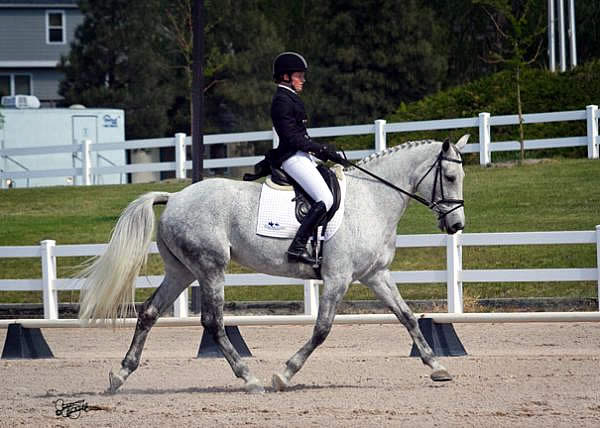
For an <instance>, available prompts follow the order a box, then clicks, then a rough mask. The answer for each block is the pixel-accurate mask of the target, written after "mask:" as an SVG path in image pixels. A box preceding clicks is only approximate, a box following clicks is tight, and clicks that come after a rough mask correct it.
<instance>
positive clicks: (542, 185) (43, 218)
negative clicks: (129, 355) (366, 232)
mask: <svg viewBox="0 0 600 428" xmlns="http://www.w3.org/2000/svg"><path fill="white" fill-rule="evenodd" d="M465 171H466V178H465V201H466V202H465V209H466V218H467V227H466V230H465V232H466V233H468V232H517V231H561V230H565V231H567V230H594V228H595V226H596V225H598V224H600V161H597V160H595V161H594V160H587V159H547V160H542V161H539V162H536V163H531V164H525V165H522V166H515V165H505V166H495V167H492V168H483V167H480V166H479V165H467V166H466V167H465ZM187 185H189V182H173V181H171V182H163V183H148V184H129V185H113V186H90V187H50V188H32V189H10V190H2V191H0V246H7V245H38V244H39V242H40V241H42V240H44V239H54V240H56V242H57V244H58V245H60V244H80V243H104V242H107V240H108V239H109V237H110V231H111V229H112V227H113V226H114V224H115V222H116V220H117V218H118V216H119V215H120V213H121V211H122V210H123V209H124V208H125V206H126V205H127V204H128V203H129V202H130V201H132V200H133V199H135V198H136V197H137V196H138V195H140V194H142V193H145V192H148V191H168V192H175V191H178V190H179V189H181V188H183V187H185V186H187ZM156 213H157V215H158V214H160V208H156ZM398 233H400V234H420V233H440V232H439V230H438V229H437V227H436V221H435V217H434V215H433V214H432V213H431V212H429V211H428V210H427V209H426V208H425V207H422V206H420V205H417V204H411V206H410V207H409V209H408V210H407V212H406V214H405V216H404V217H403V219H402V220H401V222H400V224H399V226H398ZM82 261H83V260H82V259H78V258H60V259H59V264H58V275H59V277H68V276H71V275H72V274H73V272H74V270H75V266H77V265H78V264H79V263H81V262H82ZM445 263H446V261H445V249H444V248H422V249H399V250H398V251H397V253H396V258H395V260H394V262H393V264H392V270H427V269H445V267H446V265H445ZM463 266H464V268H465V269H485V268H492V269H494V268H498V269H507V268H550V267H553V268H560V267H565V268H567V267H595V266H596V248H595V246H594V245H544V246H527V247H524V246H510V247H504V246H502V247H467V248H465V249H464V251H463ZM229 270H230V272H246V270H244V269H243V268H242V267H240V266H238V265H236V264H234V263H232V265H231V266H230V269H229ZM40 271H41V267H40V261H39V259H17V258H13V259H0V278H2V279H17V278H39V277H40ZM144 273H145V274H152V275H156V274H161V273H162V264H161V261H160V258H159V257H158V256H152V257H151V258H150V263H149V265H148V267H147V269H146V270H145V272H144ZM399 287H400V290H401V292H402V294H403V295H404V297H405V298H408V299H430V298H444V297H445V295H446V288H445V284H432V285H423V284H415V285H411V284H408V285H404V284H403V285H401V286H399ZM149 292H151V290H140V291H139V292H138V294H139V295H138V298H139V299H140V300H143V299H144V298H145V297H146V296H147V295H148V293H149ZM60 294H61V296H60V298H61V300H62V301H77V293H74V292H73V293H72V292H68V293H67V292H61V293H60ZM464 295H465V299H476V298H487V297H533V296H536V297H543V296H552V297H559V296H565V297H569V296H570V297H595V296H596V295H597V284H596V283H594V282H589V283H583V282H577V283H554V282H552V283H517V284H514V283H510V284H509V283H502V284H494V283H492V284H489V283H486V284H471V283H468V284H465V286H464ZM226 297H227V299H228V300H273V299H275V300H301V299H302V298H303V290H302V287H299V286H272V287H230V288H227V289H226ZM346 298H347V299H370V298H373V296H372V294H371V293H370V291H369V290H367V289H366V288H365V287H362V286H358V285H354V286H352V287H351V289H350V292H349V293H348V296H347V297H346ZM40 301H41V297H40V293H38V292H30V293H25V292H0V302H40Z"/></svg>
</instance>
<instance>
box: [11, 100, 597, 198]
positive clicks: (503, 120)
mask: <svg viewBox="0 0 600 428" xmlns="http://www.w3.org/2000/svg"><path fill="white" fill-rule="evenodd" d="M599 117H600V114H599V113H598V106H597V105H589V106H587V107H586V109H585V110H575V111H564V112H554V113H533V114H525V115H523V120H524V123H525V124H533V123H549V122H566V121H585V122H586V126H587V128H586V129H587V133H586V135H584V136H572V137H561V138H548V139H537V140H525V141H524V144H525V149H526V150H535V149H542V148H560V147H578V146H587V148H588V150H587V152H588V158H590V159H598V153H599V149H598V146H599V144H600V137H599V136H598V118H599ZM518 124H519V117H518V115H504V116H492V115H491V114H490V113H485V112H484V113H480V114H479V116H478V117H471V118H463V119H445V120H429V121H415V122H397V123H386V121H385V120H381V119H380V120H376V121H375V122H374V123H373V124H367V125H352V126H335V127H324V128H310V129H309V130H308V132H309V134H310V135H311V137H313V138H321V137H340V136H349V135H369V134H371V135H373V136H374V149H373V150H356V151H351V152H348V153H347V154H348V157H349V158H350V159H360V158H363V157H366V156H368V155H370V154H371V153H373V152H374V151H380V150H384V149H385V148H386V146H387V141H386V136H387V134H391V133H401V132H413V131H433V130H443V129H461V128H478V129H479V142H478V143H472V144H468V145H467V146H466V148H465V149H464V152H465V153H479V161H480V164H481V165H487V164H490V163H491V162H492V152H502V151H515V150H519V149H520V145H519V142H518V141H492V132H491V128H492V127H493V126H504V125H518ZM255 141H272V145H273V147H276V146H277V145H278V144H279V138H278V136H277V134H276V132H274V131H260V132H243V133H233V134H214V135H206V136H205V137H204V144H206V145H210V144H231V143H240V142H255ZM189 145H191V137H188V136H186V135H185V134H181V133H179V134H176V135H175V137H174V138H155V139H147V140H129V141H124V142H114V143H96V144H92V142H91V141H90V140H84V141H82V143H81V144H69V145H62V146H42V147H30V148H12V149H3V150H0V158H5V159H9V160H10V159H12V158H13V157H15V156H16V157H19V156H39V155H44V154H55V153H69V154H72V153H75V154H77V157H78V158H79V159H81V163H82V166H81V167H80V168H63V169H47V170H36V171H33V170H27V171H0V186H2V187H5V186H6V183H7V180H14V179H21V178H25V179H30V178H40V177H69V176H71V177H81V179H80V180H77V179H74V180H73V183H74V184H76V183H82V184H83V185H91V184H92V183H93V182H94V180H93V176H94V175H96V176H101V175H104V174H126V173H137V172H159V171H175V176H176V178H179V179H181V178H185V177H186V170H190V169H192V162H191V160H188V159H187V158H186V146H189ZM160 147H175V162H153V163H140V164H130V165H124V166H102V167H92V152H101V151H106V150H119V149H122V150H125V149H128V150H133V149H152V148H160ZM261 159H262V156H246V157H232V158H222V159H207V160H205V161H204V168H205V169H211V168H228V167H243V166H252V165H254V164H256V163H257V162H258V161H260V160H261Z"/></svg>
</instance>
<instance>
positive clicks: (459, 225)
mask: <svg viewBox="0 0 600 428" xmlns="http://www.w3.org/2000/svg"><path fill="white" fill-rule="evenodd" d="M464 228H465V227H464V226H463V224H462V223H454V224H453V225H452V230H454V231H459V230H463V229H464Z"/></svg>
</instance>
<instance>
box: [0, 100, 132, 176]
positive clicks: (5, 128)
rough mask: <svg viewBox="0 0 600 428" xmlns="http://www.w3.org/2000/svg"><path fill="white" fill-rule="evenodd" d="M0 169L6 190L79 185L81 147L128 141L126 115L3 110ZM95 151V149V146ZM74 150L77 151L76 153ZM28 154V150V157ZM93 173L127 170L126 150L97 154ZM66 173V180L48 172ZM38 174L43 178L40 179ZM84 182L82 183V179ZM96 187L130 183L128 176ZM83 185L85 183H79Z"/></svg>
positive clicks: (102, 110)
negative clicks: (46, 173) (105, 169)
mask: <svg viewBox="0 0 600 428" xmlns="http://www.w3.org/2000/svg"><path fill="white" fill-rule="evenodd" d="M0 115H1V116H2V117H3V118H2V119H0V121H2V123H0V154H1V155H2V156H1V158H2V159H1V160H0V168H1V169H2V171H1V173H2V174H1V175H2V177H3V180H2V185H1V186H2V187H7V186H8V185H10V186H11V187H29V186H56V185H71V184H78V183H77V181H78V180H81V174H74V173H73V171H72V170H73V169H74V168H81V167H82V156H81V145H82V143H83V141H84V140H90V141H91V143H92V144H94V143H117V142H124V141H125V113H124V111H123V110H120V109H105V108H84V107H82V106H79V107H78V108H47V109H19V108H3V109H0ZM92 147H93V146H92ZM71 148H72V149H71ZM22 149H27V150H26V151H24V150H22ZM91 153H92V159H91V167H92V168H96V167H106V166H124V165H125V164H126V154H125V150H124V149H123V150H106V151H96V150H93V149H92V152H91ZM51 169H66V170H70V172H67V171H65V174H64V176H61V177H46V176H44V173H43V171H47V170H51ZM36 171H37V173H36ZM78 176H79V177H78ZM92 182H93V184H119V183H125V182H126V177H125V174H119V173H114V174H104V175H98V174H93V175H92ZM79 184H81V183H79Z"/></svg>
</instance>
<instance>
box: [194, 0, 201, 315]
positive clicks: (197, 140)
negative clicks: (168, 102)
mask: <svg viewBox="0 0 600 428" xmlns="http://www.w3.org/2000/svg"><path fill="white" fill-rule="evenodd" d="M192 7H193V10H192V27H193V28H192V30H193V32H194V35H193V42H194V48H193V49H194V64H193V67H192V68H193V69H192V73H193V77H192V181H193V182H194V183H195V182H197V181H201V180H202V170H203V169H204V134H203V130H204V72H203V70H202V64H203V62H204V0H194V3H193V6H192ZM200 299H201V297H200V289H199V287H192V312H195V313H198V312H200V307H201V304H200Z"/></svg>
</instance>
